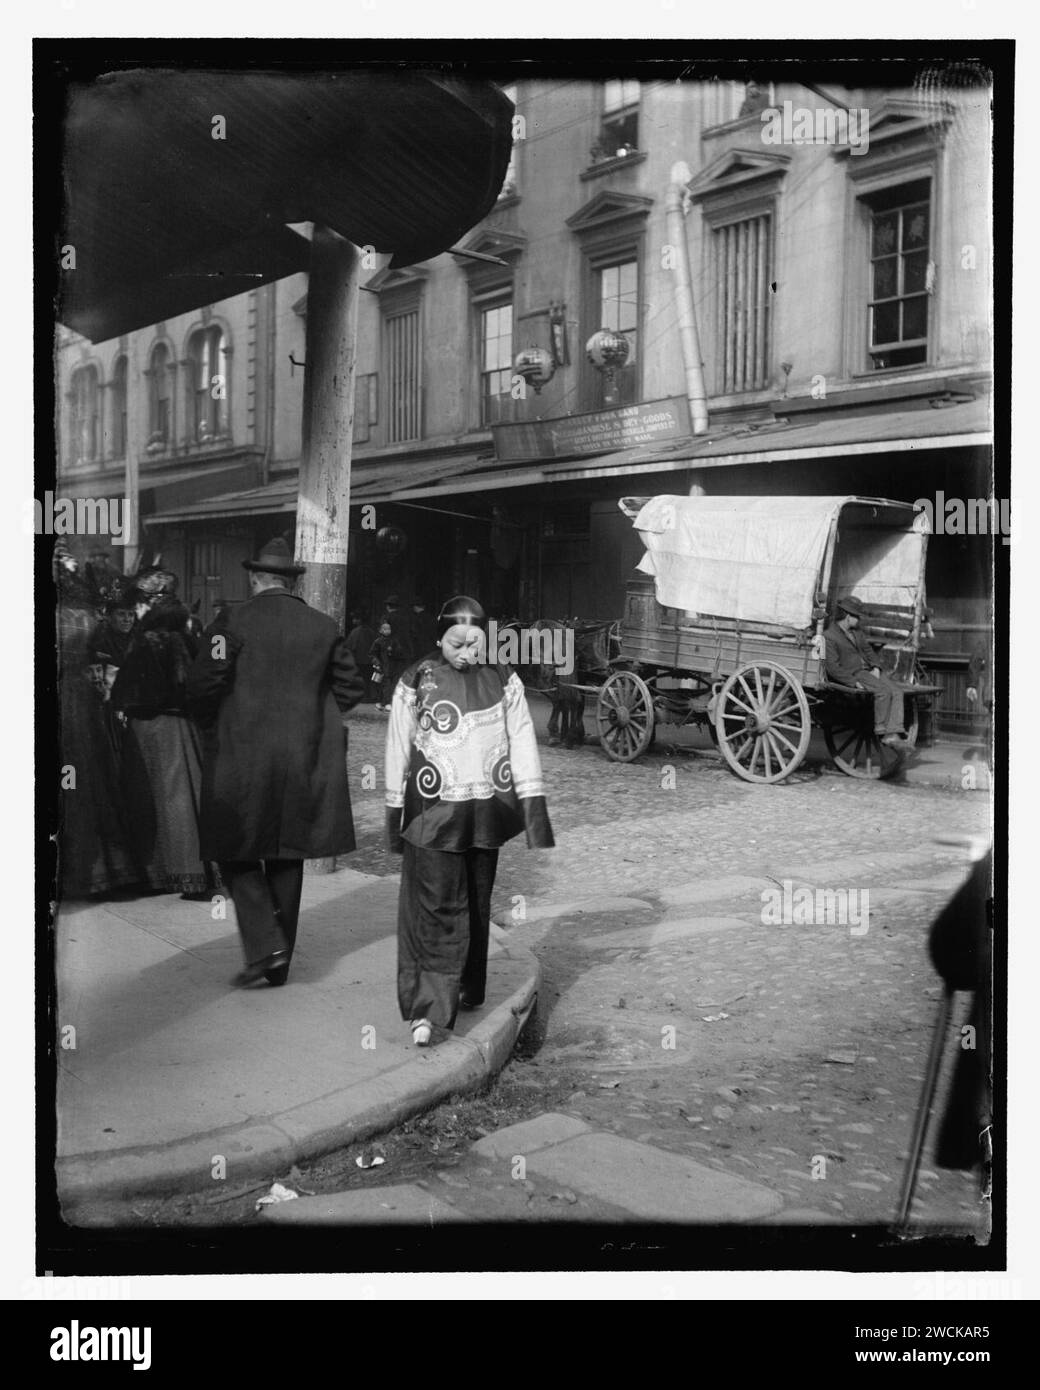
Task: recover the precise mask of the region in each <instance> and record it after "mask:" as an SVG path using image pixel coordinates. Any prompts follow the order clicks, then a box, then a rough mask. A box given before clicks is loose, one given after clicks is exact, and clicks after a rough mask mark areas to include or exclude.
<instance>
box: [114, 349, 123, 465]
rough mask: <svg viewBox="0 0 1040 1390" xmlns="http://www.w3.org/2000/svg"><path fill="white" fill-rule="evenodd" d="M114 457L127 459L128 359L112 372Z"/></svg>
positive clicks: (119, 359) (116, 365) (117, 361)
mask: <svg viewBox="0 0 1040 1390" xmlns="http://www.w3.org/2000/svg"><path fill="white" fill-rule="evenodd" d="M112 457H113V458H114V459H121V458H126V358H125V357H117V358H116V364H115V367H114V368H113V370H112Z"/></svg>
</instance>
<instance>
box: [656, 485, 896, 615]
mask: <svg viewBox="0 0 1040 1390" xmlns="http://www.w3.org/2000/svg"><path fill="white" fill-rule="evenodd" d="M867 500H868V499H865V498H859V497H854V496H853V497H849V496H845V497H669V496H662V497H652V498H651V499H650V500H649V501H648V502H647V503H646V504H645V505H644V506H643V507H642V508H641V510H640V511H639V514H638V515H637V516H636V518H635V520H634V521H633V523H632V524H633V525H634V526H635V528H636V530H637V531H638V532H639V533H640V535H641V537H642V540H643V544H644V545H645V546H646V554H645V555H644V556H643V558H642V560H641V561H640V562H639V566H638V568H639V569H640V570H642V571H643V573H644V574H650V575H653V577H654V580H655V585H656V591H657V601H658V603H661V604H663V605H664V606H665V607H667V608H679V609H682V610H685V611H686V612H688V613H695V614H704V615H714V616H715V617H724V618H739V619H742V620H747V621H749V622H765V623H777V624H781V625H783V626H789V627H808V626H809V624H810V623H811V622H812V610H813V605H814V603H815V600H816V590H817V585H818V584H819V579H820V571H821V567H822V564H823V559H824V554H825V551H826V547H827V538H828V536H829V534H830V530H831V523H832V522H833V520H834V518H835V517H836V516H837V515H838V513H839V512H840V511H841V508H842V507H843V506H844V505H845V504H846V503H848V502H865V501H867ZM871 500H873V499H871ZM877 501H879V502H882V499H880V498H879V499H877ZM882 505H884V503H882ZM888 505H893V504H891V503H889V504H888ZM896 505H898V504H896ZM912 521H913V518H912V516H910V517H908V526H909V525H911V524H912ZM908 558H909V556H908ZM900 567H901V568H902V567H903V566H900ZM914 579H915V581H916V575H914ZM847 587H848V588H849V589H850V590H851V588H852V587H853V585H852V584H849V585H848V586H847Z"/></svg>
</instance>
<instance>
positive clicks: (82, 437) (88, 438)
mask: <svg viewBox="0 0 1040 1390" xmlns="http://www.w3.org/2000/svg"><path fill="white" fill-rule="evenodd" d="M69 399H70V404H71V410H70V416H71V419H70V428H69V436H70V439H69V442H70V444H71V459H72V462H73V463H93V462H94V460H95V459H96V458H97V453H98V424H99V421H98V405H99V397H98V374H97V368H96V367H77V368H76V370H75V371H74V372H73V373H72V382H71V385H70V388H69Z"/></svg>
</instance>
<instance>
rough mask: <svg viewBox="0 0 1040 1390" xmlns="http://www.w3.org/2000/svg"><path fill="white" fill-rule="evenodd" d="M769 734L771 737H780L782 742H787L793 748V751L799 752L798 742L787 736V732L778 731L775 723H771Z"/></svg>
mask: <svg viewBox="0 0 1040 1390" xmlns="http://www.w3.org/2000/svg"><path fill="white" fill-rule="evenodd" d="M769 736H770V738H778V739H780V740H781V742H783V743H786V744H787V746H788V748H790V750H791V752H792V753H797V752H798V745H797V743H792V742H791V740H790V739H789V738H788V737H787V736H786V734H781V733H779V732H778V731H777V727H776V725H775V724H772V725H770V727H769ZM778 756H779V754H778Z"/></svg>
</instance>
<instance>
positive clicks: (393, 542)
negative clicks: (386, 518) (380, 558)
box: [376, 526, 408, 560]
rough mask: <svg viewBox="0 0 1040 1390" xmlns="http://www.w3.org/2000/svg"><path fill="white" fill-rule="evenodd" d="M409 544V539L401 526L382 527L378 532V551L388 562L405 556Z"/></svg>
mask: <svg viewBox="0 0 1040 1390" xmlns="http://www.w3.org/2000/svg"><path fill="white" fill-rule="evenodd" d="M407 544H408V537H407V536H406V535H405V533H404V532H403V531H402V530H401V528H400V526H381V527H380V528H379V530H378V531H377V532H376V549H377V550H378V551H379V552H380V554H382V555H385V556H386V558H387V559H388V560H393V559H396V557H397V556H398V555H401V554H403V553H404V549H405V546H407Z"/></svg>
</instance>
